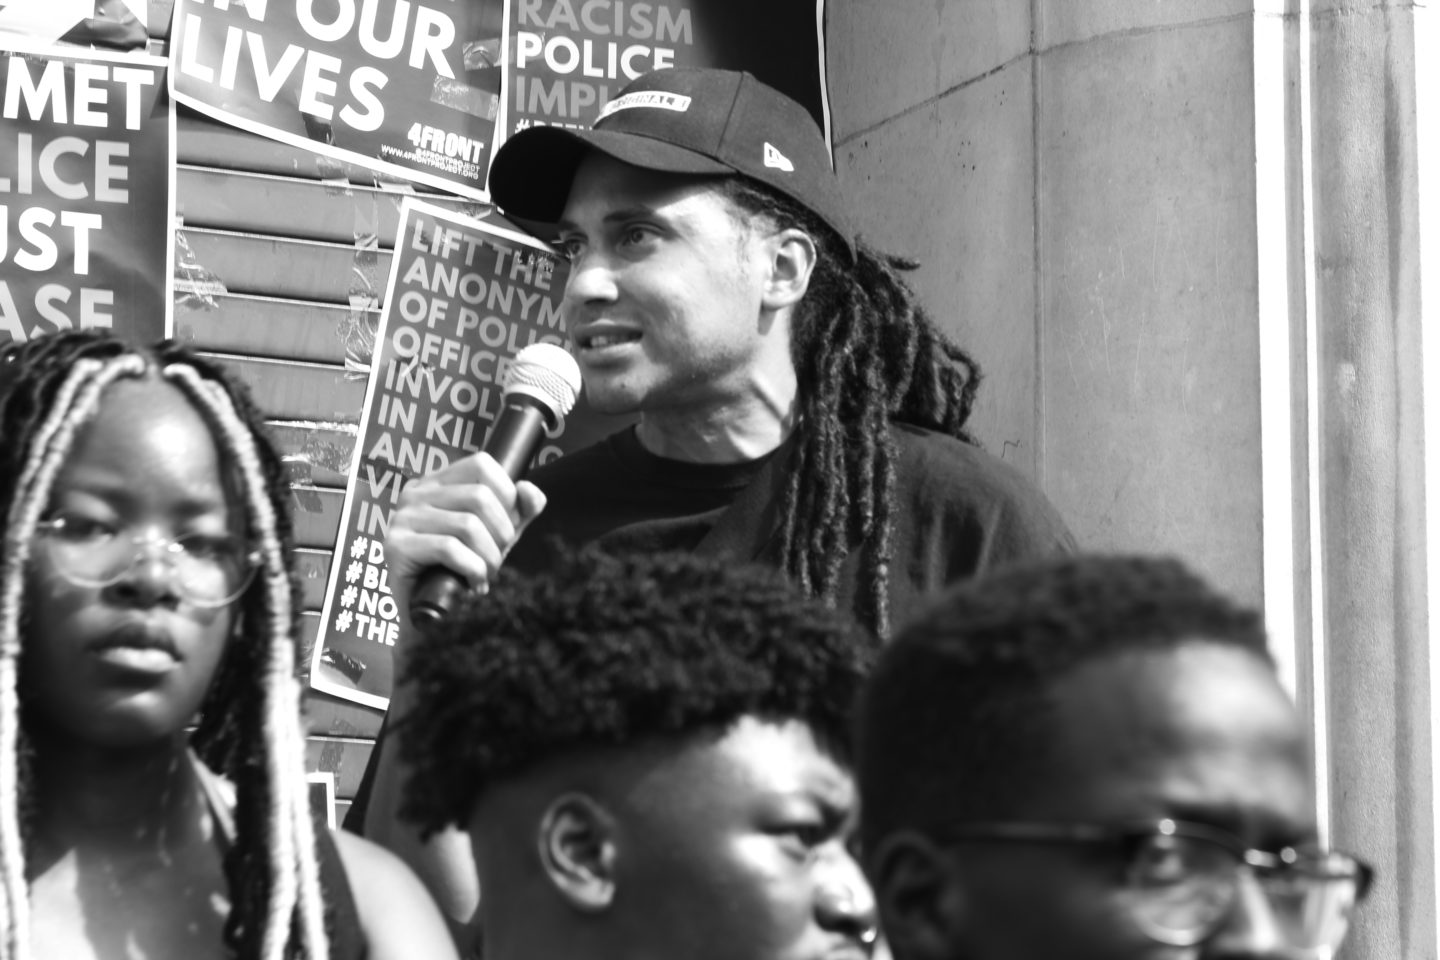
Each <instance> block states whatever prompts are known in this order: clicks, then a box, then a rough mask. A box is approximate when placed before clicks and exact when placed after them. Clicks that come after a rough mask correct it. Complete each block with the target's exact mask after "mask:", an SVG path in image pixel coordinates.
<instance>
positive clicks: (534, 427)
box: [410, 393, 550, 633]
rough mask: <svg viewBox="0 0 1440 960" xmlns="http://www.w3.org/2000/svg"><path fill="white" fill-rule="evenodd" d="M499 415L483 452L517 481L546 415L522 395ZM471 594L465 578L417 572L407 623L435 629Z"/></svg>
mask: <svg viewBox="0 0 1440 960" xmlns="http://www.w3.org/2000/svg"><path fill="white" fill-rule="evenodd" d="M501 403H502V407H501V408H500V414H499V416H497V417H496V418H495V426H494V427H493V428H491V430H490V438H489V439H488V440H486V441H485V452H486V453H488V454H490V456H492V457H494V458H495V461H496V462H497V463H499V464H500V468H501V469H502V470H504V471H505V474H506V476H508V477H510V479H512V480H519V479H520V478H521V477H523V476H525V474H526V472H527V471H528V470H529V469H530V461H531V460H534V459H535V453H536V451H538V450H539V449H540V443H541V441H542V440H544V439H545V426H546V423H547V422H548V421H549V419H550V416H549V413H548V412H547V411H546V410H545V408H544V407H543V406H542V405H541V403H540V401H538V400H536V399H534V398H533V397H530V396H527V395H525V394H523V393H507V394H506V395H505V396H504V398H503V399H502V400H501ZM469 590H470V585H469V584H468V583H466V582H465V578H464V577H461V576H459V575H458V574H456V573H454V572H452V571H450V570H447V569H446V568H445V567H441V566H435V567H430V568H428V569H425V570H422V571H420V576H419V577H418V578H417V579H416V582H415V590H414V592H413V593H411V595H410V620H411V622H412V623H414V624H415V626H416V627H418V628H419V629H420V630H422V631H425V632H427V633H428V632H429V631H431V630H433V629H435V628H436V627H438V626H439V625H440V624H441V623H442V622H443V621H444V620H445V619H446V618H447V617H449V616H450V611H452V610H454V609H455V607H457V606H458V605H459V604H460V601H461V599H462V598H463V597H464V596H465V594H466V593H467V592H469Z"/></svg>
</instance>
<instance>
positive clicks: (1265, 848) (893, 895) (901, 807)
mask: <svg viewBox="0 0 1440 960" xmlns="http://www.w3.org/2000/svg"><path fill="white" fill-rule="evenodd" d="M859 740H860V742H859V783H860V802H861V810H862V825H861V836H862V840H863V843H864V860H865V866H866V871H867V873H868V874H869V876H870V879H871V882H872V883H873V885H874V887H875V895H876V899H877V901H878V903H879V909H880V917H881V925H882V928H883V929H884V931H885V935H886V937H887V939H888V940H889V942H890V948H891V950H892V951H893V952H894V955H895V957H896V958H897V960H962V958H963V960H999V958H1005V960H1091V958H1095V960H1129V958H1164V960H1201V958H1205V960H1214V958H1232V960H1236V958H1248V960H1260V958H1269V960H1277V958H1285V960H1292V958H1293V960H1298V958H1305V957H1315V956H1317V955H1318V954H1321V953H1323V952H1324V951H1325V950H1327V949H1333V948H1334V947H1336V946H1338V945H1339V943H1340V941H1341V940H1342V939H1343V938H1344V936H1345V932H1346V928H1347V925H1348V921H1349V916H1350V912H1351V910H1352V909H1353V908H1354V906H1355V905H1356V904H1357V903H1358V902H1359V901H1360V900H1361V899H1362V898H1363V897H1364V895H1365V892H1366V889H1367V887H1368V886H1369V882H1370V868H1369V867H1367V866H1366V865H1365V864H1364V863H1362V862H1361V861H1360V860H1358V859H1356V858H1355V857H1353V856H1351V855H1349V854H1346V853H1341V852H1339V851H1336V850H1331V849H1328V848H1327V847H1325V846H1324V845H1323V843H1321V842H1320V840H1319V838H1318V837H1317V834H1316V821H1315V795H1314V788H1313V780H1312V777H1311V772H1310V766H1309V760H1308V754H1307V746H1306V739H1305V734H1304V732H1303V730H1302V727H1301V723H1300V718H1299V716H1298V714H1297V713H1296V711H1295V708H1294V706H1293V705H1292V704H1291V702H1290V699H1289V697H1288V696H1287V695H1286V693H1285V692H1284V690H1283V689H1282V688H1281V687H1280V684H1279V683H1278V681H1277V679H1276V676H1275V670H1274V665H1273V663H1272V661H1271V659H1270V656H1269V654H1268V652H1267V651H1266V646H1265V634H1264V629H1263V627H1262V625H1261V622H1260V618H1259V616H1258V615H1256V614H1255V613H1254V612H1252V611H1249V610H1244V609H1241V608H1239V607H1236V606H1235V605H1233V604H1232V603H1230V602H1229V601H1227V600H1225V599H1224V598H1222V597H1220V596H1218V595H1216V594H1215V593H1214V592H1213V591H1212V590H1211V589H1210V588H1209V587H1208V586H1206V585H1205V584H1204V583H1202V582H1201V581H1200V580H1198V579H1197V578H1196V577H1195V576H1193V575H1192V574H1191V573H1189V572H1188V571H1187V570H1186V569H1185V568H1184V567H1183V566H1181V565H1180V564H1179V563H1177V562H1175V561H1171V560H1161V559H1146V558H1123V557H1078V558H1070V559H1065V560H1060V561H1055V562H1050V563H1046V564H1044V565H1040V566H1027V567H1023V568H1016V569H1013V570H1011V571H1009V572H1007V573H1002V574H999V575H997V576H994V577H990V578H987V579H984V580H982V581H975V582H972V583H970V584H967V585H965V586H963V587H961V588H958V589H955V590H952V591H951V592H949V593H948V594H946V595H945V596H944V597H943V598H942V599H941V600H939V601H938V602H937V603H936V604H935V605H934V606H933V607H931V608H930V610H929V611H928V613H927V614H926V615H924V616H923V617H922V618H921V619H920V620H918V621H917V622H914V623H912V624H911V625H910V626H909V628H908V629H906V630H905V631H904V632H903V633H902V634H901V635H900V637H899V638H898V639H897V640H896V641H895V642H893V643H892V644H891V645H890V646H889V647H887V648H886V649H885V650H884V652H883V653H882V655H881V658H880V664H879V666H878V668H877V669H876V671H875V673H874V674H873V676H872V677H871V679H870V681H869V683H868V684H867V688H866V691H865V694H864V696H863V698H862V707H861V715H860V726H859Z"/></svg>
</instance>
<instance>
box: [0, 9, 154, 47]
mask: <svg viewBox="0 0 1440 960" xmlns="http://www.w3.org/2000/svg"><path fill="white" fill-rule="evenodd" d="M149 7H150V2H149V0H5V2H4V3H0V45H3V44H5V43H7V42H9V41H10V40H12V39H14V38H20V39H23V40H29V41H35V42H39V43H47V44H49V43H73V44H78V45H80V46H87V47H88V46H92V45H93V46H98V47H108V48H110V49H112V50H136V49H139V48H142V47H144V46H145V44H146V42H147V41H148V40H149V35H148V32H147V30H146V21H147V19H148V17H149V13H150V10H149Z"/></svg>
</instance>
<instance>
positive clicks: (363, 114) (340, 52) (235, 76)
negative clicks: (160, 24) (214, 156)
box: [170, 0, 508, 200]
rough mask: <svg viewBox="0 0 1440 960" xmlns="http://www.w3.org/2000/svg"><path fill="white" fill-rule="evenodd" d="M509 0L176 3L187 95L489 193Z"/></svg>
mask: <svg viewBox="0 0 1440 960" xmlns="http://www.w3.org/2000/svg"><path fill="white" fill-rule="evenodd" d="M507 10H508V3H507V0H464V2H456V0H176V3H175V17H174V20H173V22H172V25H171V29H170V44H171V46H170V63H171V71H170V83H171V89H172V91H173V93H174V96H175V99H176V100H177V101H179V102H180V103H183V104H186V105H187V106H191V107H194V108H195V109H196V110H199V111H200V112H202V113H205V114H208V115H209V116H212V117H214V118H215V119H217V120H220V121H222V122H224V123H228V124H231V125H233V126H236V127H240V128H241V129H244V130H249V131H250V132H252V133H258V134H260V135H262V136H266V137H270V138H272V139H275V140H280V141H282V142H285V143H289V144H291V145H293V146H299V147H304V148H307V149H310V150H313V151H315V152H316V153H319V154H323V155H325V156H330V157H333V158H335V159H338V160H343V161H348V162H352V163H358V164H361V165H363V166H367V167H370V168H372V169H376V170H379V171H381V172H384V173H387V174H389V175H391V176H398V177H402V178H405V179H409V180H412V181H415V182H417V183H422V184H426V185H429V186H433V187H439V188H441V189H445V190H450V191H453V192H455V193H458V194H461V195H463V196H468V197H472V198H475V199H479V200H484V199H486V194H485V191H484V187H485V175H486V171H487V170H488V169H489V165H490V157H491V154H492V152H493V151H494V149H495V146H496V143H495V138H496V133H497V131H498V130H499V129H501V127H500V122H501V119H502V113H503V109H504V102H503V100H502V99H501V96H500V92H501V89H502V87H503V86H504V83H503V80H502V74H503V73H504V72H505V70H506V65H505V60H504V57H503V56H502V55H501V51H502V50H503V48H504V44H503V42H502V38H503V37H504V36H505V29H506V26H505V17H506V15H507Z"/></svg>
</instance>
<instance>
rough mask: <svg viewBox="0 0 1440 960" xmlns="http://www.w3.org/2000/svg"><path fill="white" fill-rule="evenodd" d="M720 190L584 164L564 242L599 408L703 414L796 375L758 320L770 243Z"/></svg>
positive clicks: (575, 333)
mask: <svg viewBox="0 0 1440 960" xmlns="http://www.w3.org/2000/svg"><path fill="white" fill-rule="evenodd" d="M715 184H716V182H715V181H714V180H708V179H707V180H702V179H697V178H695V177H681V176H674V175H670V174H663V173H656V172H653V171H649V170H642V169H640V168H638V167H632V166H629V165H628V164H624V163H620V162H619V161H616V160H613V159H611V158H609V157H606V156H604V155H603V154H598V153H592V154H590V155H589V156H588V157H587V158H586V159H585V160H584V161H583V162H582V163H581V165H580V167H579V170H578V171H577V173H576V176H575V181H574V183H573V184H572V186H571V188H570V196H569V200H568V201H567V203H566V205H565V212H564V214H563V217H562V219H561V222H560V234H559V243H560V246H561V247H562V249H563V250H564V251H565V252H566V254H567V256H568V257H569V259H570V261H571V272H570V279H569V282H568V283H567V285H566V287H565V301H564V307H565V317H566V323H567V325H568V328H569V331H570V336H571V339H572V341H573V342H574V345H575V355H576V357H577V358H578V359H579V361H580V366H581V368H582V370H583V371H584V375H585V391H586V393H587V395H588V396H589V398H590V402H591V403H592V404H593V405H594V406H596V407H597V408H598V409H600V410H603V411H605V412H609V413H630V412H636V411H641V412H645V413H664V414H673V413H682V414H683V413H695V414H699V415H704V414H707V413H712V412H713V411H715V410H717V409H723V408H724V407H725V406H727V405H729V404H732V403H735V402H736V401H737V400H739V399H743V398H745V397H747V396H748V395H750V394H751V393H752V392H753V389H754V385H755V382H756V379H757V375H758V376H760V377H761V378H762V379H763V371H764V370H765V369H767V367H768V366H770V365H775V364H784V365H785V367H786V368H787V369H788V368H789V364H790V360H789V332H788V329H778V328H777V327H776V326H775V325H774V323H772V322H770V321H768V320H766V319H765V318H764V317H762V295H763V294H762V290H763V280H764V277H765V274H766V270H767V262H768V261H767V255H766V244H765V242H764V238H763V237H762V236H761V235H760V234H758V233H757V230H756V229H752V228H751V227H750V226H747V225H745V224H744V223H742V220H741V219H740V218H738V217H737V216H736V213H735V210H734V209H733V207H732V205H731V203H730V201H729V200H728V199H726V198H725V197H724V196H723V195H722V194H721V193H720V192H719V191H718V190H717V188H716V185H715ZM757 229H758V228H757Z"/></svg>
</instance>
